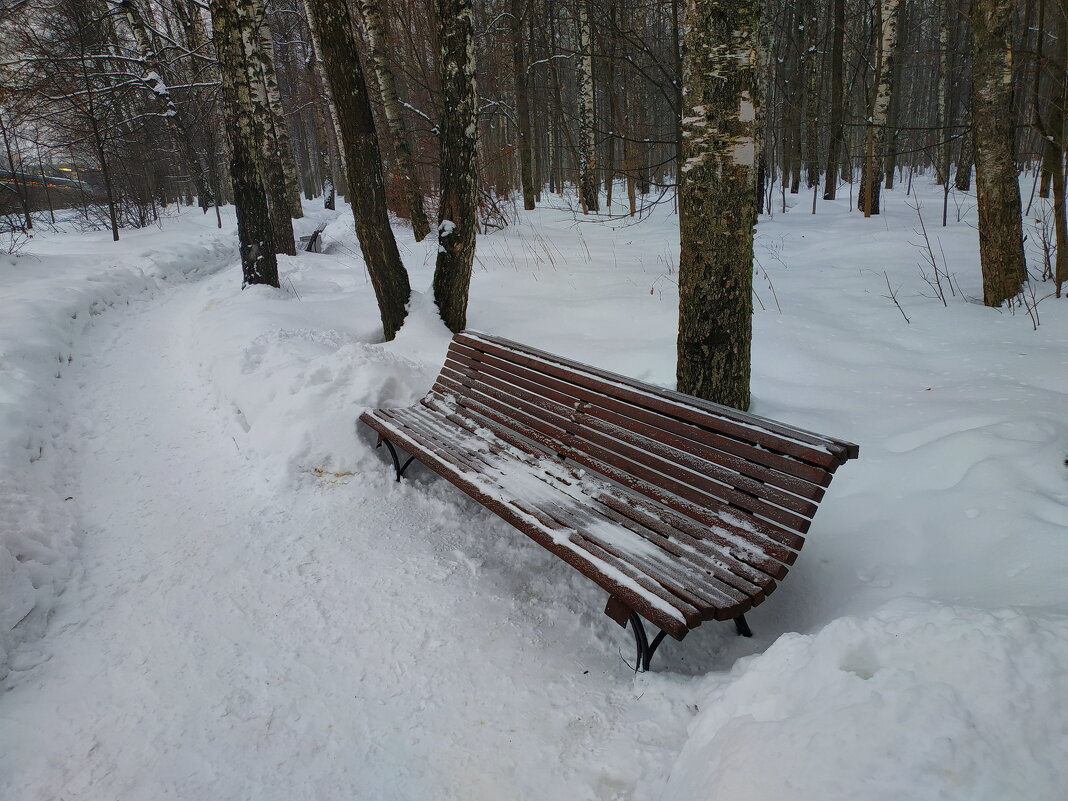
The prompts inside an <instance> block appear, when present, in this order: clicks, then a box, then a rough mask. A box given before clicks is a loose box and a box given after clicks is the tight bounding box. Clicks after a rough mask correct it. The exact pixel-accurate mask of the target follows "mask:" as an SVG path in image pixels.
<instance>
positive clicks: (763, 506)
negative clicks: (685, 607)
mask: <svg viewBox="0 0 1068 801" xmlns="http://www.w3.org/2000/svg"><path fill="white" fill-rule="evenodd" d="M442 375H443V376H448V377H449V378H453V379H455V380H456V381H465V382H466V383H465V386H468V387H471V388H472V389H478V390H479V391H482V392H484V393H488V394H491V395H492V396H493V397H495V398H501V399H502V400H504V402H508V400H507V399H506V398H514V399H515V401H514V402H515V403H516V405H518V406H520V407H521V408H524V409H526V408H527V406H526V405H525V404H537V401H538V400H539V399H538V397H537V396H536V395H535V394H534V393H533V392H531V391H528V390H526V389H522V388H520V387H518V386H516V385H515V384H510V383H508V382H507V381H503V380H501V379H499V378H496V377H495V376H492V375H489V374H487V373H485V372H482V371H480V372H478V373H475V372H473V371H469V370H465V371H464V372H463V373H459V372H457V371H456V370H454V369H452V368H451V367H449V366H448V365H446V367H445V368H444V369H443V370H442ZM542 406H543V407H544V408H546V409H548V410H549V411H551V412H552V413H553V414H555V415H557V416H559V417H564V416H569V418H570V420H571V422H573V423H577V424H578V427H577V429H573V430H574V431H575V433H576V435H577V436H578V437H580V438H586V437H587V434H586V433H584V432H585V431H586V430H592V431H594V432H596V434H595V435H594V441H595V442H597V443H598V444H600V445H602V446H607V447H609V448H610V449H612V450H615V448H612V445H611V441H612V439H616V440H621V441H622V442H624V443H627V444H628V445H631V446H634V447H633V448H631V449H628V451H627V452H628V453H629V454H630V456H631V458H635V455H636V454H638V453H639V452H640V453H641V454H643V455H644V454H645V453H649V454H651V456H650V457H649V458H647V459H644V461H643V459H639V461H643V463H644V464H646V465H647V466H649V467H653V468H654V469H656V470H658V471H660V472H665V473H667V474H668V475H671V476H673V477H674V478H676V479H679V480H681V481H684V482H686V483H689V484H691V485H693V486H696V487H697V488H698V489H701V490H703V491H705V492H708V493H709V494H711V495H714V496H715V497H718V498H720V499H721V500H723V501H725V502H727V503H731V504H734V505H735V506H739V507H741V508H743V509H746V510H748V511H750V512H755V513H758V514H764V515H766V516H768V517H770V518H771V519H773V520H776V519H777V520H778V521H779V522H782V523H784V524H787V525H792V526H795V527H796V526H797V525H800V524H798V523H794V522H793V521H792V520H791V519H789V518H787V519H781V518H777V517H776V513H777V511H778V510H776V509H775V508H774V506H772V505H771V504H774V505H775V506H781V507H783V508H784V509H786V510H788V511H791V512H796V513H797V514H799V515H803V516H805V517H812V515H814V514H815V513H816V509H817V508H818V507H817V505H816V504H815V503H813V502H811V501H809V500H806V499H805V498H801V497H798V496H796V495H793V494H791V493H787V492H783V491H781V490H779V489H778V488H776V487H773V486H769V485H768V484H764V483H762V482H760V481H757V480H755V479H752V478H749V477H748V476H744V475H741V474H739V473H738V472H735V471H733V470H729V469H728V468H726V467H723V466H721V465H720V464H718V463H717V462H716V461H712V460H709V459H706V458H702V457H701V456H699V455H697V454H694V453H691V452H688V451H685V450H680V449H678V448H677V447H674V445H668V444H664V443H662V442H659V441H657V440H656V439H651V438H649V437H647V436H643V435H641V434H638V433H635V432H633V431H628V430H626V429H624V428H622V427H620V426H618V425H615V424H614V423H609V422H606V421H604V420H598V419H590V417H589V416H588V415H587V414H586V412H587V409H589V408H591V407H589V406H588V405H587V404H586V403H585V402H583V401H579V402H578V408H574V407H569V406H565V405H564V404H562V403H559V402H557V401H555V400H553V401H542ZM647 428H650V429H651V427H647ZM601 435H604V436H601ZM674 439H675V440H676V441H678V439H679V438H677V437H676V438H674ZM569 444H572V445H573V446H575V447H581V446H580V445H578V444H577V443H574V442H569ZM691 444H693V445H696V443H691ZM653 456H655V457H659V458H658V459H653V458H652V457H653ZM643 458H644V457H643ZM735 461H738V462H741V461H744V460H741V459H736V460H735ZM798 483H801V482H798ZM807 486H810V487H811V486H812V485H807ZM732 488H733V489H737V490H738V491H737V492H733V491H731V489H732ZM813 489H816V490H818V491H819V492H820V493H822V490H820V489H819V488H817V487H813ZM769 502H770V503H769Z"/></svg>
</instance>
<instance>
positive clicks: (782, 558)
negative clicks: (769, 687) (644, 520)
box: [424, 396, 797, 583]
mask: <svg viewBox="0 0 1068 801" xmlns="http://www.w3.org/2000/svg"><path fill="white" fill-rule="evenodd" d="M457 402H458V401H457ZM424 404H429V405H431V407H432V408H436V409H438V410H439V411H442V412H443V413H447V412H448V410H450V409H455V407H454V406H453V405H452V404H451V403H450V402H449V401H446V399H444V398H441V397H437V398H435V397H433V396H430V397H428V398H426V399H424ZM439 404H440V406H439ZM456 411H457V412H460V413H462V415H464V416H467V417H470V418H471V419H472V420H473V422H474V424H475V425H477V426H478V427H481V428H486V429H488V430H490V431H492V432H493V434H494V435H495V436H496V437H498V438H500V439H502V440H504V441H506V442H508V443H509V444H511V445H512V446H514V447H516V448H519V449H521V450H527V451H529V452H532V453H533V452H534V451H533V449H532V448H531V447H530V445H529V444H527V443H525V442H524V441H523V440H522V439H520V438H517V437H516V436H515V432H514V431H513V430H511V429H510V428H509V426H508V425H507V424H504V423H501V422H500V421H499V420H498V419H497V417H498V413H497V412H495V411H493V410H492V409H487V408H485V407H480V405H479V404H477V403H473V402H471V401H468V402H467V403H466V404H464V405H462V406H460V407H459V409H456ZM536 455H544V454H543V453H538V454H536ZM573 458H574V461H576V462H578V463H579V464H582V465H583V466H584V467H589V468H591V469H593V470H594V471H596V472H598V473H601V474H602V475H606V476H607V477H608V478H609V479H612V480H614V481H615V482H616V484H617V485H618V489H619V490H622V491H625V492H627V503H628V504H630V505H631V506H633V507H635V508H639V509H642V510H644V511H645V513H646V514H647V515H649V516H650V517H656V516H657V515H659V516H661V517H665V518H667V519H670V520H671V522H672V525H673V526H674V527H675V528H677V529H679V530H681V531H685V532H687V533H689V534H691V536H693V537H694V538H696V539H708V540H710V541H712V542H714V543H716V544H717V545H723V546H725V547H729V548H730V549H731V553H732V554H734V556H735V557H736V558H738V559H739V560H740V561H744V562H746V563H747V564H750V565H752V566H753V567H754V568H755V569H757V570H759V571H761V572H763V573H765V574H767V575H769V576H771V577H773V578H775V579H782V578H783V577H784V576H785V575H786V570H787V567H786V566H787V565H791V564H793V563H794V560H795V559H796V558H797V555H796V554H795V553H794V552H793V551H791V550H789V549H787V548H785V547H783V546H782V545H781V544H779V543H777V542H774V541H772V540H769V539H767V538H766V537H763V536H761V535H760V534H759V533H758V532H754V531H749V530H747V529H745V528H742V527H740V526H739V525H733V524H732V523H731V522H729V521H728V520H724V519H722V518H720V517H719V516H717V515H714V514H711V513H708V512H704V511H702V510H701V509H700V508H698V507H696V506H694V505H693V504H687V505H685V508H686V510H687V512H688V515H683V514H680V513H678V512H676V511H674V510H673V509H671V508H669V507H667V506H662V505H659V504H656V503H655V502H654V501H652V500H651V499H650V496H649V493H648V491H647V492H646V493H643V495H644V497H642V496H641V495H635V494H634V492H635V491H634V489H633V488H632V487H631V486H629V485H630V484H631V483H633V481H634V479H633V478H631V477H629V476H627V475H626V474H623V473H622V471H616V470H615V469H614V468H611V467H610V466H608V465H604V464H602V463H598V462H595V461H593V460H590V459H589V458H588V457H585V456H584V455H583V454H575V455H574V457H573ZM587 462H589V463H588V464H587ZM616 476H618V479H617V478H616ZM695 521H696V522H695ZM755 583H759V582H755Z"/></svg>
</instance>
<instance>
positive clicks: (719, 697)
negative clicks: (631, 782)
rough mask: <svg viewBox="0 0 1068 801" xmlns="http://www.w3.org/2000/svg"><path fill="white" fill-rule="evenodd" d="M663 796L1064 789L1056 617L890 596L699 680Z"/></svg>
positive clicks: (987, 794)
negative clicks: (861, 613) (693, 710)
mask: <svg viewBox="0 0 1068 801" xmlns="http://www.w3.org/2000/svg"><path fill="white" fill-rule="evenodd" d="M697 697H698V698H699V699H700V700H699V701H698V702H697V703H698V706H699V709H700V712H699V714H698V717H697V718H696V719H695V720H694V722H693V723H692V724H691V726H690V739H689V741H688V742H687V744H686V746H685V748H683V750H682V753H681V754H680V755H679V758H678V760H677V762H676V765H675V768H674V770H673V771H672V774H671V777H670V779H669V780H668V783H667V786H666V788H665V790H664V792H663V794H662V795H661V798H662V799H664V801H711V800H712V799H719V798H730V799H736V801H766V800H767V799H775V798H789V799H790V801H838V799H841V801H847V800H848V801H853V800H854V799H858V798H863V799H865V801H897V800H898V799H905V798H907V799H909V801H926V800H927V799H930V801H935V800H936V799H962V800H963V799H968V801H1006V799H1030V800H1032V801H1033V800H1034V799H1047V800H1048V801H1056V799H1059V798H1063V797H1064V792H1065V788H1068V761H1066V760H1065V759H1064V755H1065V754H1066V753H1068V617H1066V616H1063V615H1042V614H1033V613H1032V614H1023V613H1022V612H1019V611H1011V610H1005V611H998V612H987V611H980V610H975V609H968V608H961V607H950V606H942V605H938V604H934V603H929V602H919V601H895V602H892V603H890V604H888V605H887V606H885V607H884V608H882V609H881V610H879V611H878V612H877V613H875V614H874V615H872V616H870V617H865V618H854V617H844V618H839V619H838V620H835V621H834V622H832V623H830V624H828V625H827V626H826V627H825V628H823V629H822V630H821V631H820V632H819V633H817V634H814V635H802V634H784V635H783V636H781V637H779V639H778V640H776V641H775V643H774V644H773V645H772V646H771V647H770V648H768V650H767V651H766V652H765V653H763V654H761V655H759V656H754V657H750V658H747V659H743V660H740V661H739V662H738V663H737V664H736V665H735V666H734V669H733V670H731V672H730V673H728V674H726V675H712V676H709V677H707V678H705V679H704V680H702V682H701V689H700V692H698V694H697Z"/></svg>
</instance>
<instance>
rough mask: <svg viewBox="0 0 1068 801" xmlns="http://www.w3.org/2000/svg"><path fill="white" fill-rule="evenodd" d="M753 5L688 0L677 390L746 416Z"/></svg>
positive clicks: (744, 0) (750, 0)
mask: <svg viewBox="0 0 1068 801" xmlns="http://www.w3.org/2000/svg"><path fill="white" fill-rule="evenodd" d="M757 9H758V6H757V3H756V1H755V0H686V13H685V25H684V30H685V31H686V39H685V45H686V46H685V56H684V62H683V63H684V68H683V76H684V82H683V96H684V104H683V155H684V157H685V158H684V161H683V164H682V167H681V168H680V170H679V179H680V180H679V225H680V233H681V244H682V249H681V253H680V257H679V339H678V367H677V379H678V388H679V391H680V392H686V393H689V394H691V395H697V396H698V397H702V398H708V399H710V400H713V401H716V402H717V403H723V404H726V405H728V406H734V407H737V408H739V409H746V408H748V406H749V373H750V343H751V341H752V310H753V301H752V291H753V226H754V225H755V224H756V197H755V195H756V170H755V160H756V142H755V130H754V121H755V119H756V106H757V97H756V91H757V86H756V80H755V77H756V76H755V69H754V66H753V59H752V58H751V54H752V53H753V51H754V49H755V47H756V44H757V42H756V35H757V27H758V10H757Z"/></svg>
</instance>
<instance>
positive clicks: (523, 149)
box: [511, 0, 534, 211]
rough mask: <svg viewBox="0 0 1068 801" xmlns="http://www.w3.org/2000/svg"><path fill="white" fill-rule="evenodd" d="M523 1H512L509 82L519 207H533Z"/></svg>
mask: <svg viewBox="0 0 1068 801" xmlns="http://www.w3.org/2000/svg"><path fill="white" fill-rule="evenodd" d="M523 5H524V2H523V0H512V7H511V12H512V76H513V78H512V83H513V85H514V88H515V111H516V116H517V117H518V119H517V120H516V122H517V125H516V139H517V140H518V143H519V181H520V184H521V188H522V190H523V208H524V209H526V210H527V211H530V210H531V209H533V208H534V175H533V172H532V167H531V158H530V145H531V136H530V99H529V97H528V95H527V59H526V54H525V52H524V49H523V35H524V30H523Z"/></svg>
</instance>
